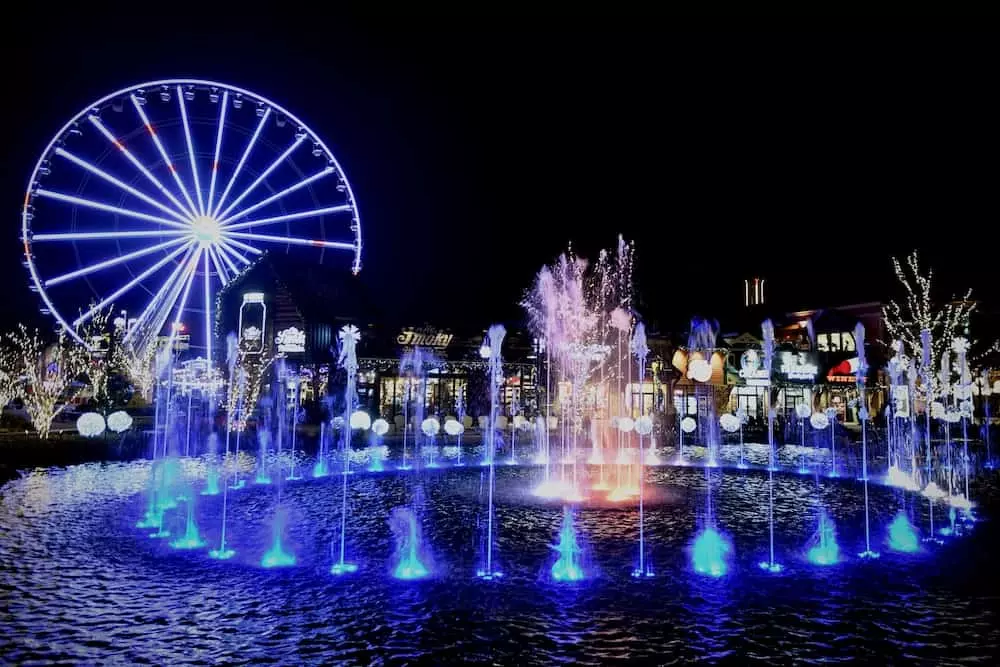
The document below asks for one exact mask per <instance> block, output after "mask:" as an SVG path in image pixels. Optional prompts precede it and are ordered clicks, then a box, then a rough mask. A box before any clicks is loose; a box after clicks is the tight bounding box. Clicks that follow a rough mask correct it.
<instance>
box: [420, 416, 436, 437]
mask: <svg viewBox="0 0 1000 667" xmlns="http://www.w3.org/2000/svg"><path fill="white" fill-rule="evenodd" d="M420 430H421V431H423V432H424V435H426V436H427V437H428V438H429V437H431V436H434V435H437V433H438V431H440V430H441V422H439V421H438V420H437V418H436V417H428V418H427V419H425V420H424V421H423V422H421V424H420Z"/></svg>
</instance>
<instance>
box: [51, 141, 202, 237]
mask: <svg viewBox="0 0 1000 667" xmlns="http://www.w3.org/2000/svg"><path fill="white" fill-rule="evenodd" d="M55 152H56V155H58V156H60V157H64V158H66V159H67V160H69V161H70V162H72V163H73V164H75V165H76V166H78V167H80V168H81V169H86V170H87V171H89V172H90V173H92V174H94V175H95V176H97V177H99V178H103V179H104V180H105V181H107V182H108V183H111V184H112V185H116V186H118V187H119V188H121V189H122V190H124V191H125V192H127V193H129V194H130V195H132V196H133V197H135V198H136V199H141V200H142V201H144V202H146V203H147V204H149V205H150V206H153V207H155V208H158V209H160V210H161V211H163V212H164V213H166V214H167V215H170V216H173V217H174V218H177V219H178V220H179V221H180V222H187V218H185V217H184V216H183V215H181V214H180V213H178V212H177V211H175V210H174V209H172V208H170V207H169V206H165V205H163V204H161V203H160V202H158V201H156V200H155V199H153V198H152V197H150V196H149V195H147V194H146V193H144V192H140V191H139V190H136V189H135V188H133V187H132V186H131V185H129V184H128V183H125V182H123V181H121V180H119V179H117V178H115V177H114V176H112V175H111V174H109V173H108V172H106V171H104V170H102V169H99V168H98V167H96V166H94V165H92V164H90V163H89V162H87V161H86V160H84V159H83V158H80V157H77V156H76V155H73V154H72V153H70V152H69V151H67V150H65V149H63V148H57V149H56V151H55Z"/></svg>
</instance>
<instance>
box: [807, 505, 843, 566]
mask: <svg viewBox="0 0 1000 667" xmlns="http://www.w3.org/2000/svg"><path fill="white" fill-rule="evenodd" d="M806 558H807V559H808V560H809V562H810V563H812V564H813V565H835V564H836V563H837V561H839V560H840V546H839V545H838V544H837V527H836V524H834V522H833V519H831V518H830V516H829V515H828V514H827V513H826V510H822V509H821V510H820V513H819V521H818V522H817V526H816V532H815V533H813V535H812V537H810V538H809V541H808V542H807V543H806Z"/></svg>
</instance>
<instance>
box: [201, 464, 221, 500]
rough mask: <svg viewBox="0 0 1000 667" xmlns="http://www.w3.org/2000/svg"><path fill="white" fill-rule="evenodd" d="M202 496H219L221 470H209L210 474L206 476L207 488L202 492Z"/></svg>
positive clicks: (212, 468)
mask: <svg viewBox="0 0 1000 667" xmlns="http://www.w3.org/2000/svg"><path fill="white" fill-rule="evenodd" d="M201 495H203V496H217V495H219V470H218V469H217V468H216V467H215V466H212V467H211V468H209V469H208V474H207V475H206V476H205V488H204V490H202V492H201Z"/></svg>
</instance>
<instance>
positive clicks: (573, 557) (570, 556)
mask: <svg viewBox="0 0 1000 667" xmlns="http://www.w3.org/2000/svg"><path fill="white" fill-rule="evenodd" d="M552 548H553V549H554V550H555V551H556V553H558V554H559V558H558V559H557V560H556V562H555V563H554V564H553V565H552V580H553V581H581V580H583V579H584V578H585V574H584V571H583V566H582V565H581V560H582V558H583V549H581V548H580V543H579V541H578V540H577V538H576V526H574V524H573V509H572V508H571V507H570V506H569V505H563V519H562V525H561V526H560V528H559V543H558V544H556V545H554V546H552Z"/></svg>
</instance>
